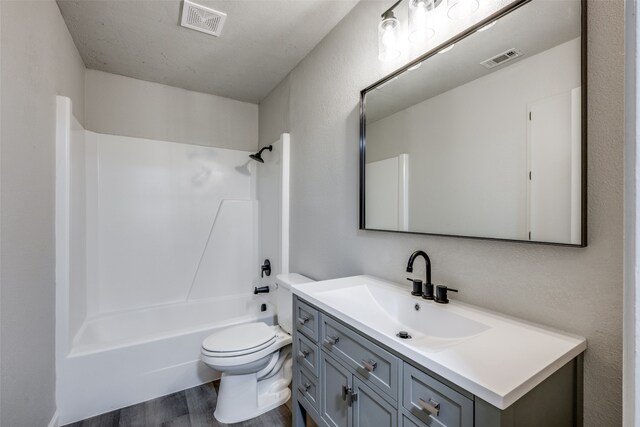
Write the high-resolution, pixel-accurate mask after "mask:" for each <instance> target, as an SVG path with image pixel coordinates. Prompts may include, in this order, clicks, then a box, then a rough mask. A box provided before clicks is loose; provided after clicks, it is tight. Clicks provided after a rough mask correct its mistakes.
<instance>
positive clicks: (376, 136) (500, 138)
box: [360, 0, 587, 247]
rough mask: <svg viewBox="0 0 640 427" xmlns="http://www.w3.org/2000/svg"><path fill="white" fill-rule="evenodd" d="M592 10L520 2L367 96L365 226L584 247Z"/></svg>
mask: <svg viewBox="0 0 640 427" xmlns="http://www.w3.org/2000/svg"><path fill="white" fill-rule="evenodd" d="M585 4H586V3H585V2H584V1H580V0H567V1H549V0H525V1H516V2H514V3H512V4H511V5H509V6H507V7H506V8H505V9H502V10H500V11H498V12H496V13H495V14H493V15H492V16H489V17H488V18H487V19H485V20H483V21H481V22H479V23H478V24H477V25H475V26H474V27H472V28H469V29H468V30H466V31H465V32H464V33H462V34H460V35H458V36H456V37H454V38H452V39H451V40H449V41H448V42H446V43H444V44H442V45H440V46H438V47H437V48H435V49H433V50H432V51H430V52H428V53H426V54H425V55H423V56H422V57H420V58H418V59H416V60H415V61H413V62H411V63H409V64H407V65H406V66H404V67H403V68H401V69H400V70H398V71H396V72H394V73H393V74H391V75H389V76H387V77H385V78H384V79H382V80H380V81H379V82H377V83H375V84H373V85H371V86H369V87H367V88H366V89H364V90H362V92H361V120H360V228H361V229H365V230H382V231H394V232H407V233H421V234H431V235H444V236H455V237H468V238H480V239H498V240H511V241H522V242H530V243H545V244H556V245H567V246H578V247H581V246H586V244H587V240H586V155H587V152H586V121H585V117H586V71H585V67H586V57H585V53H586V30H585V28H586V10H585ZM452 46H454V47H455V48H453V49H450V48H451V47H452Z"/></svg>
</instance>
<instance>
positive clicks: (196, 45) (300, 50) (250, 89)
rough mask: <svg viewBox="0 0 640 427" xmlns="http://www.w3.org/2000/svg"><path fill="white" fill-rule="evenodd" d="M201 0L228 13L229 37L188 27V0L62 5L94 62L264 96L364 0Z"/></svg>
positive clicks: (76, 0) (169, 81) (152, 77)
mask: <svg viewBox="0 0 640 427" xmlns="http://www.w3.org/2000/svg"><path fill="white" fill-rule="evenodd" d="M196 2H197V3H199V4H202V5H204V6H208V7H211V8H213V9H216V10H219V11H222V12H225V13H227V20H226V23H225V25H224V28H223V30H222V35H221V37H219V38H217V37H213V36H210V35H207V34H203V33H200V32H197V31H193V30H190V29H187V28H184V27H180V26H179V25H178V24H179V21H180V12H181V8H182V2H181V1H175V0H134V1H121V0H58V6H59V7H60V10H61V12H62V16H63V17H64V20H65V21H66V23H67V27H68V28H69V31H70V32H71V36H72V37H73V40H74V42H75V44H76V46H77V47H78V50H79V51H80V55H81V56H82V59H83V61H84V63H85V66H86V67H87V68H91V69H95V70H101V71H106V72H109V73H114V74H121V75H124V76H128V77H134V78H137V79H142V80H148V81H152V82H157V83H163V84H166V85H170V86H176V87H181V88H184V89H189V90H193V91H198V92H204V93H210V94H213V95H220V96H225V97H228V98H233V99H237V100H241V101H247V102H253V103H257V102H259V101H261V100H262V99H263V98H264V97H265V96H267V94H268V93H269V92H270V91H271V90H272V89H273V88H274V86H275V85H276V84H277V83H278V82H280V81H281V80H282V79H283V78H284V77H285V76H286V75H287V74H288V73H289V71H291V70H292V69H293V68H294V67H295V65H296V64H297V63H298V62H299V61H300V60H301V59H302V58H304V57H305V56H306V55H307V53H309V52H310V51H311V50H312V49H313V47H314V46H315V45H316V44H318V42H320V40H322V38H323V37H324V36H325V35H326V34H327V33H328V32H329V31H330V30H331V29H332V28H333V27H334V26H335V25H336V24H337V23H338V22H339V21H340V20H341V19H342V18H343V17H344V16H345V15H346V14H347V13H348V12H349V11H350V10H351V9H352V8H353V7H354V6H355V5H356V3H357V0H232V1H205V0H196Z"/></svg>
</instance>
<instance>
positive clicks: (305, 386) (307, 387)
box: [298, 383, 311, 394]
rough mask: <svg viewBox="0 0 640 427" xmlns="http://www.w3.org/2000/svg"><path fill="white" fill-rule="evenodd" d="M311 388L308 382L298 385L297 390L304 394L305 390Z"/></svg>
mask: <svg viewBox="0 0 640 427" xmlns="http://www.w3.org/2000/svg"><path fill="white" fill-rule="evenodd" d="M310 388H311V384H309V383H304V384H301V385H299V386H298V390H299V391H300V393H302V394H305V393H306V392H307V390H309V389H310Z"/></svg>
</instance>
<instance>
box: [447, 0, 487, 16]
mask: <svg viewBox="0 0 640 427" xmlns="http://www.w3.org/2000/svg"><path fill="white" fill-rule="evenodd" d="M447 5H448V6H449V11H448V12H447V15H448V16H449V18H451V19H462V18H466V17H467V16H469V15H471V14H472V13H473V12H475V11H476V10H478V7H479V6H480V4H479V3H478V0H447Z"/></svg>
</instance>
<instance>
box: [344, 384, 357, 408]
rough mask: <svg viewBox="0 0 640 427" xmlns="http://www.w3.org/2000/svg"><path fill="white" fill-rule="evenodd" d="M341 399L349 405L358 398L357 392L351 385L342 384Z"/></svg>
mask: <svg viewBox="0 0 640 427" xmlns="http://www.w3.org/2000/svg"><path fill="white" fill-rule="evenodd" d="M342 400H344V401H345V402H347V406H349V407H351V405H353V402H355V401H357V400H358V393H354V392H353V389H352V388H351V387H347V386H346V385H343V386H342Z"/></svg>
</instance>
